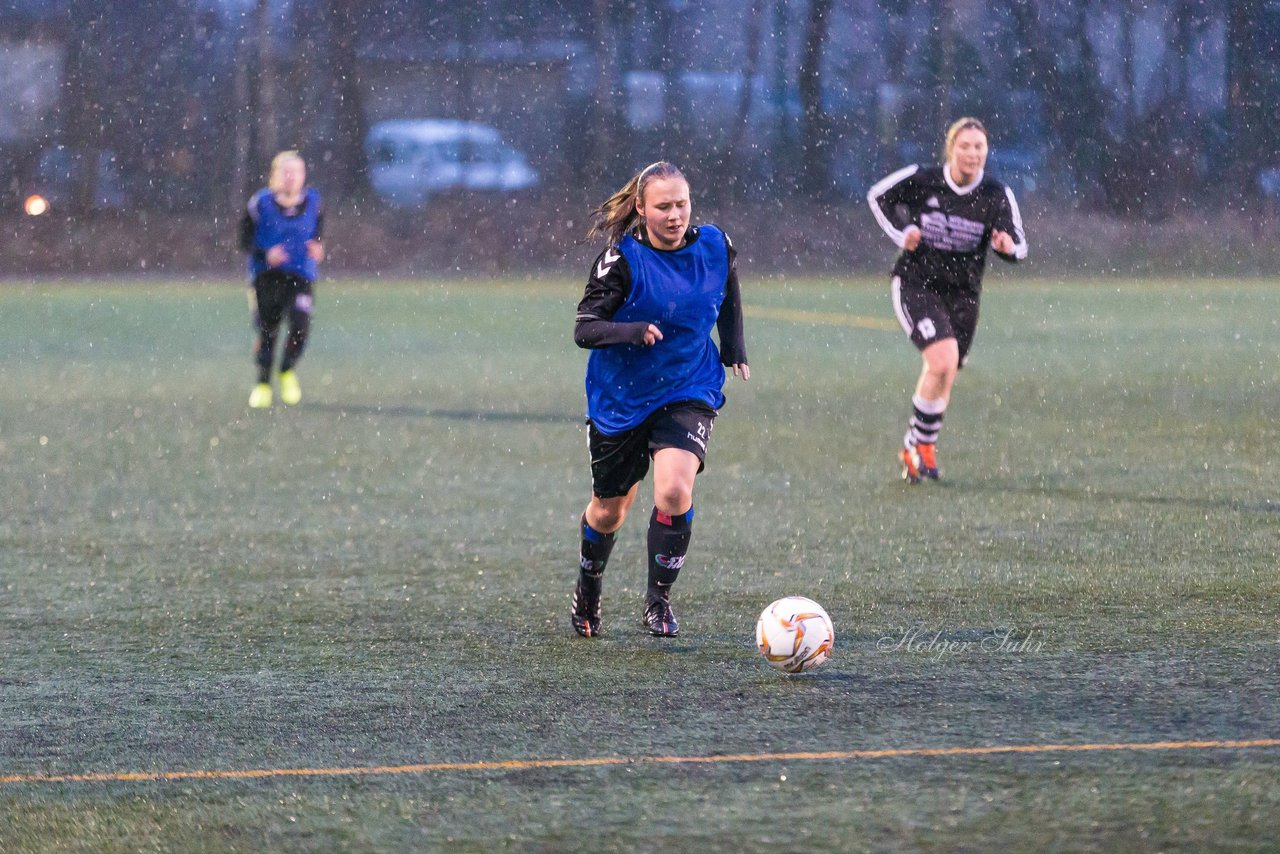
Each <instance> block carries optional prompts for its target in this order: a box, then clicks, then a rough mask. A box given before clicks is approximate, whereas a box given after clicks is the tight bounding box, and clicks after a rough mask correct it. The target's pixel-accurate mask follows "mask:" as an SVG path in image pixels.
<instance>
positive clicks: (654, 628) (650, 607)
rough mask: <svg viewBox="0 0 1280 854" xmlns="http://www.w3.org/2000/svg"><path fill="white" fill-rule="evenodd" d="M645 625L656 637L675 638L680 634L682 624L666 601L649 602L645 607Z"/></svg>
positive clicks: (654, 600)
mask: <svg viewBox="0 0 1280 854" xmlns="http://www.w3.org/2000/svg"><path fill="white" fill-rule="evenodd" d="M644 625H645V628H647V629H648V630H649V634H651V635H654V636H655V637H660V638H673V637H675V636H676V635H678V634H680V624H679V623H678V622H676V615H675V612H674V611H672V610H671V603H670V602H668V601H667V600H666V599H651V600H649V604H647V605H645V607H644Z"/></svg>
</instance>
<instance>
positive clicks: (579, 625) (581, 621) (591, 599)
mask: <svg viewBox="0 0 1280 854" xmlns="http://www.w3.org/2000/svg"><path fill="white" fill-rule="evenodd" d="M569 621H570V622H572V623H573V630H574V631H575V632H577V633H578V634H580V635H582V636H583V637H584V638H594V637H598V636H599V635H600V596H599V594H596V595H595V596H592V595H591V594H590V593H587V592H586V591H585V590H583V589H582V582H581V581H579V582H578V585H577V586H576V587H574V588H573V611H572V612H571V613H570V614H569Z"/></svg>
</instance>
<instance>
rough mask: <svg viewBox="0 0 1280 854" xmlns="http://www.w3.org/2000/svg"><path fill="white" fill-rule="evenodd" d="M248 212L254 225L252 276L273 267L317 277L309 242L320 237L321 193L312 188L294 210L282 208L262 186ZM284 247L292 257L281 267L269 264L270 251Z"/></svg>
mask: <svg viewBox="0 0 1280 854" xmlns="http://www.w3.org/2000/svg"><path fill="white" fill-rule="evenodd" d="M247 214H248V217H249V219H250V220H251V221H252V224H253V241H252V242H253V246H252V247H251V249H250V252H249V276H250V277H251V278H257V277H258V276H260V275H262V274H263V273H265V272H266V271H267V270H270V269H277V270H280V271H281V272H284V273H292V274H293V275H295V276H301V277H302V278H304V279H306V280H307V281H308V282H314V281H315V280H316V272H317V271H316V262H315V261H314V260H312V258H311V256H310V255H308V254H307V241H308V240H318V239H319V237H320V219H321V217H322V216H323V213H322V211H321V207H320V194H319V193H318V192H316V190H315V189H314V188H312V187H308V188H307V191H306V194H305V195H304V196H303V200H302V203H301V204H300V205H298V207H297V208H296V209H294V211H293V212H292V213H290V212H288V211H286V210H285V209H283V208H281V207H280V205H279V203H277V202H276V197H275V195H274V194H273V193H272V192H271V191H270V190H268V189H262V190H259V191H258V192H256V193H254V194H253V198H251V199H249V204H248V206H247ZM272 246H282V247H284V251H285V253H286V254H288V256H289V260H287V261H285V262H284V263H283V264H281V265H280V266H279V267H276V268H271V267H268V266H267V259H266V250H268V249H270V248H271V247H272Z"/></svg>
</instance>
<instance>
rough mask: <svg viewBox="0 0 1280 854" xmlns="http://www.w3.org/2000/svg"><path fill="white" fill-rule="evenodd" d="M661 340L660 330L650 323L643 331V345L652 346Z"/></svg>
mask: <svg viewBox="0 0 1280 854" xmlns="http://www.w3.org/2000/svg"><path fill="white" fill-rule="evenodd" d="M661 340H662V330H661V329H659V328H658V327H656V326H654V325H653V324H652V323H650V324H649V328H648V329H646V330H645V331H644V346H646V347H652V346H653V345H654V344H657V343H658V342H659V341H661Z"/></svg>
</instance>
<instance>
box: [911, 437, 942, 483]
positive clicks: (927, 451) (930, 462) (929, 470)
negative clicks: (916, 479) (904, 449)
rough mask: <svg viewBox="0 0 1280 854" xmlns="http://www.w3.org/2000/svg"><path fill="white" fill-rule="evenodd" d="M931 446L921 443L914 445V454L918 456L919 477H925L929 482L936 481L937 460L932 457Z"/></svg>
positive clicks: (932, 449)
mask: <svg viewBox="0 0 1280 854" xmlns="http://www.w3.org/2000/svg"><path fill="white" fill-rule="evenodd" d="M933 451H934V447H933V444H932V443H930V444H924V443H921V444H919V445H916V454H917V455H918V456H919V459H920V464H919V469H920V476H921V477H927V478H929V480H937V479H938V459H937V457H936V456H934V453H933Z"/></svg>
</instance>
